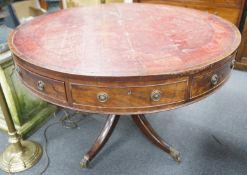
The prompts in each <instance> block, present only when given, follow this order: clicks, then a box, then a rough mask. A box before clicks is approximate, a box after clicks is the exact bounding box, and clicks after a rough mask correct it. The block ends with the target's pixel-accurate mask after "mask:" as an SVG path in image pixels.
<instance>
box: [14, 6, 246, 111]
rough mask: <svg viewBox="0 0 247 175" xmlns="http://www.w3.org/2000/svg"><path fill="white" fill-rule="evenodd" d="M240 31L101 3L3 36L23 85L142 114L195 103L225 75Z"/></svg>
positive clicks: (91, 106)
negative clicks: (6, 36) (6, 39)
mask: <svg viewBox="0 0 247 175" xmlns="http://www.w3.org/2000/svg"><path fill="white" fill-rule="evenodd" d="M240 40H241V38H240V33H239V31H238V29H237V28H236V27H235V26H234V25H233V24H231V23H229V22H227V21H225V20H223V19H222V18H219V17H216V16H214V15H211V14H208V13H205V12H201V11H197V10H192V9H187V8H179V7H173V6H160V5H150V4H109V5H98V6H92V7H83V8H75V9H69V10H65V11H59V12H55V13H52V14H48V15H45V16H42V17H39V18H36V19H34V20H32V21H31V22H29V23H27V24H24V25H22V26H20V27H19V28H17V29H16V30H15V31H14V32H13V33H12V35H11V36H10V38H9V45H10V48H11V51H12V52H13V58H14V61H15V64H16V67H17V70H18V71H17V72H18V74H19V75H20V78H21V79H22V81H23V83H24V84H25V85H26V86H27V87H28V88H29V89H30V90H31V91H32V92H33V93H34V94H36V95H38V96H39V97H41V98H43V99H44V100H46V101H48V102H51V103H53V104H57V105H59V106H64V107H67V108H72V109H76V110H81V111H87V112H93V113H105V114H143V113H152V112H159V111H164V110H169V109H173V108H177V107H179V106H183V105H187V104H190V103H192V102H195V101H198V100H200V99H201V98H204V97H206V96H208V95H209V94H211V93H212V92H214V91H215V90H216V89H218V88H219V87H221V86H222V85H223V84H224V83H225V82H226V80H227V79H228V78H229V76H230V72H231V69H232V68H233V62H232V61H233V60H234V58H235V55H236V49H237V47H238V45H239V43H240Z"/></svg>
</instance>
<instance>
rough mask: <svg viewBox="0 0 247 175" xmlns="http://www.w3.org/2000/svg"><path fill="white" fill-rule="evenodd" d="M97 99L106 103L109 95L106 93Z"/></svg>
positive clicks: (99, 95) (99, 94)
mask: <svg viewBox="0 0 247 175" xmlns="http://www.w3.org/2000/svg"><path fill="white" fill-rule="evenodd" d="M97 98H98V101H99V102H101V103H105V102H106V101H107V100H108V94H107V93H105V92H101V93H98V95H97Z"/></svg>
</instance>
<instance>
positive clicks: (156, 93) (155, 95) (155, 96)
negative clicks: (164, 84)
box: [151, 90, 161, 101]
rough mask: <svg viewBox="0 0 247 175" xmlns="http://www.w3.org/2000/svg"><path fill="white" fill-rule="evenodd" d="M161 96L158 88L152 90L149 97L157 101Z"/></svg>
mask: <svg viewBox="0 0 247 175" xmlns="http://www.w3.org/2000/svg"><path fill="white" fill-rule="evenodd" d="M160 98H161V92H160V91H159V90H153V92H152V93H151V99H152V100H153V101H159V100H160Z"/></svg>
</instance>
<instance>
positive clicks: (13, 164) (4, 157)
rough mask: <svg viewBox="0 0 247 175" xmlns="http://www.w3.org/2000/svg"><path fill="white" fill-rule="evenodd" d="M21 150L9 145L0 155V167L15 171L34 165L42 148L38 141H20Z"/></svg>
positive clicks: (40, 154)
mask: <svg viewBox="0 0 247 175" xmlns="http://www.w3.org/2000/svg"><path fill="white" fill-rule="evenodd" d="M21 144H22V149H23V151H19V150H16V147H15V145H14V144H11V145H9V146H8V147H7V148H6V149H5V151H4V152H3V153H1V155H0V169H2V170H3V171H5V172H11V173H16V172H20V171H24V170H27V169H29V168H31V167H32V166H34V165H35V164H36V163H37V162H38V161H39V160H40V158H41V156H42V148H41V146H40V145H39V144H38V143H35V142H31V141H21Z"/></svg>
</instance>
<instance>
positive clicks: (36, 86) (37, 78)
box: [16, 66, 67, 102]
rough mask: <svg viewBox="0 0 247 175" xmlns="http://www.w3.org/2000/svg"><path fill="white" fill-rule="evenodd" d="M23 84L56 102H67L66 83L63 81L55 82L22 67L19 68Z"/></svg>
mask: <svg viewBox="0 0 247 175" xmlns="http://www.w3.org/2000/svg"><path fill="white" fill-rule="evenodd" d="M16 71H17V72H18V74H19V75H20V77H21V79H22V81H23V83H24V84H25V85H26V86H27V87H28V88H30V89H32V90H33V91H34V92H36V93H38V94H40V95H41V96H43V97H45V98H47V99H52V100H55V101H60V102H66V101H67V100H66V99H67V98H66V92H65V83H64V82H63V81H58V80H53V79H50V78H47V77H44V76H41V75H38V74H36V73H33V72H31V71H28V70H26V69H24V68H22V67H20V66H18V67H17V70H16Z"/></svg>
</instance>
